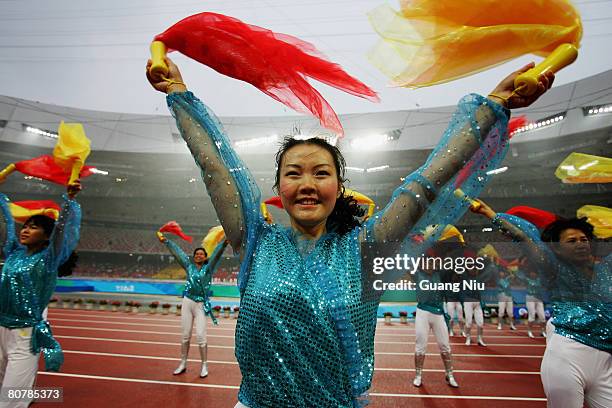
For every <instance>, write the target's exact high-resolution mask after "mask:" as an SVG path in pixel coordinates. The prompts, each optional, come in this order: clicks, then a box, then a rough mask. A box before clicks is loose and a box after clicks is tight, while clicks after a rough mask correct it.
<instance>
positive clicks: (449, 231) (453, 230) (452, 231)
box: [423, 224, 465, 244]
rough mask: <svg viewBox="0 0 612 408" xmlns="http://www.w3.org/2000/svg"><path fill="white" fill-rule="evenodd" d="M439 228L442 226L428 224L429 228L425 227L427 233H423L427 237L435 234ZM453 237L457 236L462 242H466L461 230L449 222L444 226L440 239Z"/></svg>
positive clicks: (444, 239)
mask: <svg viewBox="0 0 612 408" xmlns="http://www.w3.org/2000/svg"><path fill="white" fill-rule="evenodd" d="M438 228H440V225H428V226H427V228H425V233H424V234H423V235H424V237H425V238H427V237H429V236H431V235H433V234H434V233H435V232H436V231H437V230H438ZM453 237H456V238H457V240H458V241H459V242H460V243H462V244H465V239H464V238H463V234H461V232H459V230H458V229H457V227H455V226H454V225H451V224H448V225H447V226H446V227H444V231H442V235H441V236H440V238H438V241H446V240H447V239H450V238H453Z"/></svg>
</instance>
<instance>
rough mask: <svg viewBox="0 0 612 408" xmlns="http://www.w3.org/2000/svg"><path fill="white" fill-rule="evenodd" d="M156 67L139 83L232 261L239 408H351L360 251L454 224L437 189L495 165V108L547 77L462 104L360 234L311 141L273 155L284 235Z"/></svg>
mask: <svg viewBox="0 0 612 408" xmlns="http://www.w3.org/2000/svg"><path fill="white" fill-rule="evenodd" d="M167 63H168V65H169V72H168V74H167V77H165V78H161V77H152V76H151V75H150V74H149V69H147V74H148V78H149V81H150V82H151V84H152V86H153V87H154V88H155V89H157V90H159V91H161V92H164V93H167V94H168V96H167V101H168V105H169V107H170V109H171V111H172V113H173V115H174V116H175V118H176V121H177V125H178V128H179V130H180V132H181V135H182V136H183V138H184V140H185V141H186V142H187V145H188V146H189V148H190V150H191V152H192V154H193V156H194V158H195V160H196V162H197V164H198V165H199V166H200V168H201V170H202V175H203V179H204V182H205V184H206V186H207V188H208V192H209V194H210V195H211V198H212V202H213V205H214V206H215V210H216V212H217V215H218V217H219V220H220V221H221V224H222V225H223V228H224V230H225V231H226V235H227V237H228V239H229V241H230V244H231V245H232V247H233V248H234V250H235V251H236V252H238V253H240V256H241V260H242V265H241V270H240V274H239V288H240V291H241V311H240V317H239V319H238V324H237V326H236V357H237V360H238V363H239V365H240V370H241V372H242V384H241V386H240V392H239V395H238V398H239V400H240V403H239V404H244V405H246V406H249V407H251V408H257V407H264V406H294V407H313V406H317V407H320V406H334V407H354V406H355V405H359V404H361V403H362V397H363V394H364V393H365V392H366V391H367V390H368V388H369V387H370V384H371V380H372V374H373V371H374V332H375V328H376V318H375V316H376V310H377V307H378V303H379V299H380V297H379V296H380V293H376V292H375V291H374V290H372V284H371V282H369V281H368V279H369V278H368V277H367V276H366V275H365V274H364V275H362V272H361V259H360V252H361V249H360V243H366V242H369V243H388V242H400V243H405V242H407V241H411V239H410V238H409V237H408V234H409V233H410V231H411V229H412V228H415V230H419V231H422V230H423V229H424V228H425V227H426V226H427V225H431V224H443V225H445V224H448V223H453V222H454V221H456V218H457V217H459V216H460V215H461V214H462V211H463V207H462V206H463V204H461V203H458V202H457V201H456V199H454V195H453V194H454V190H455V188H456V186H454V185H450V184H449V185H447V183H448V181H449V180H451V179H452V178H453V177H454V176H455V174H456V173H457V172H458V171H459V170H460V169H461V168H463V165H464V163H466V162H467V161H469V160H470V159H471V158H478V157H481V156H480V155H478V156H475V154H476V152H480V153H481V154H483V156H482V157H487V158H488V159H487V164H490V165H496V164H497V163H498V162H499V158H500V157H501V156H503V151H504V149H502V148H500V150H497V151H496V150H495V148H494V147H493V146H501V145H503V144H505V143H506V142H507V139H506V129H507V120H508V111H507V110H506V109H504V108H516V107H523V106H528V105H529V104H531V103H532V102H533V101H535V100H536V99H537V98H538V97H539V96H540V95H542V94H543V93H544V92H545V91H546V89H548V87H549V86H550V84H551V82H552V79H553V74H552V73H550V74H547V75H546V76H542V77H541V78H540V83H539V87H538V92H537V93H536V94H535V95H533V96H531V97H528V98H524V97H520V96H518V95H517V94H516V93H515V92H514V78H515V77H516V76H517V75H518V73H519V72H523V71H525V70H527V69H529V68H530V67H532V66H533V65H529V66H526V67H524V68H523V69H522V70H520V71H518V72H515V73H513V74H512V75H510V76H508V77H507V78H506V79H504V80H503V81H502V82H501V83H500V85H499V86H498V87H497V88H496V89H495V91H494V92H493V93H494V94H495V95H491V96H490V98H489V99H487V98H484V97H482V96H478V95H470V96H468V97H466V98H464V99H463V100H462V102H461V103H460V105H459V109H458V113H457V114H456V115H455V116H454V117H453V119H452V122H451V126H450V128H449V130H448V131H447V132H446V133H445V135H444V136H443V138H442V140H441V142H440V145H439V146H438V147H437V148H436V149H435V150H434V152H433V153H432V155H431V156H430V157H429V159H428V160H427V162H426V163H425V164H424V165H423V166H422V167H421V168H420V169H419V170H418V171H416V172H415V173H413V174H412V175H410V176H408V177H407V178H406V179H405V181H404V183H403V184H402V185H401V186H400V187H399V188H398V189H397V190H396V192H395V194H394V195H393V197H392V200H391V202H390V203H389V204H388V205H387V207H385V209H383V210H382V211H381V212H380V213H378V214H376V215H375V216H373V217H371V218H370V219H369V220H368V221H367V222H366V223H364V224H363V225H360V224H359V222H358V220H356V218H355V215H356V209H357V206H356V203H355V201H354V200H352V199H350V198H347V197H345V196H344V194H343V189H344V187H343V184H342V183H343V182H344V160H343V158H342V155H341V153H340V152H339V151H338V149H337V148H336V147H334V146H331V145H330V144H328V143H327V142H325V141H324V140H322V139H318V138H313V139H308V140H295V139H288V140H286V141H285V143H284V144H283V145H282V147H281V149H280V151H279V152H278V153H277V161H276V162H277V170H276V183H275V185H276V188H277V189H278V192H279V193H280V197H281V200H282V202H283V207H284V208H285V210H286V211H287V212H288V214H289V217H290V220H291V227H290V228H284V227H282V226H280V225H277V224H271V225H269V224H266V223H265V221H264V220H263V218H262V217H261V214H260V211H259V206H260V193H259V189H258V187H257V185H256V184H255V182H254V180H253V178H252V176H251V175H250V173H249V172H248V170H247V169H246V167H245V165H244V164H243V163H242V161H241V160H240V159H239V158H238V156H237V155H236V153H235V152H234V151H233V149H232V144H231V143H230V141H229V140H228V138H227V136H226V135H225V134H224V133H223V131H222V129H221V126H220V123H219V121H218V120H217V119H216V117H215V116H214V115H213V113H212V112H211V111H210V110H209V109H207V108H206V107H205V106H204V105H203V104H202V102H200V101H199V100H198V99H197V98H196V97H195V96H194V95H193V94H192V93H190V92H187V89H186V87H185V85H184V83H183V80H182V78H181V75H180V73H179V71H178V68H177V67H176V65H174V64H173V63H172V61H170V59H167ZM149 64H150V62H149ZM502 105H503V106H502ZM485 141H486V142H485ZM489 148H492V149H493V151H492V152H491V151H486V150H487V149H489ZM483 150H485V151H483ZM490 153H493V154H492V155H491V156H493V157H490V155H489V154H490ZM485 167H486V166H485ZM467 170H468V171H469V172H470V174H471V175H473V177H468V179H469V182H470V183H472V184H471V188H474V190H475V191H479V190H480V188H481V187H480V186H481V184H482V182H484V181H485V180H486V179H487V178H486V174H485V172H484V171H481V166H480V165H478V166H472V167H469V168H467ZM478 177H484V178H483V179H479V178H478ZM462 185H463V184H462ZM454 204H456V206H454ZM437 238H438V237H437V236H432V237H431V240H428V241H427V243H429V242H430V241H431V242H435V240H436V239H437ZM405 239H406V240H405ZM402 247H403V248H405V249H406V252H409V251H410V248H414V247H412V246H411V244H410V243H408V244H406V245H402ZM420 249H421V248H419V250H420ZM413 250H414V249H413ZM410 253H411V254H412V255H415V256H416V254H413V253H412V252H410ZM239 406H240V405H239Z"/></svg>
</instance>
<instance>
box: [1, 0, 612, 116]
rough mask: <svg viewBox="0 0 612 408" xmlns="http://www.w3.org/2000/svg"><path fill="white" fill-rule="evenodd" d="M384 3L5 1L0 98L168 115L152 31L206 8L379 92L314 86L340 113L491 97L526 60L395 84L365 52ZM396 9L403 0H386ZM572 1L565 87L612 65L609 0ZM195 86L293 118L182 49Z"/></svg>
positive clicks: (216, 100)
mask: <svg viewBox="0 0 612 408" xmlns="http://www.w3.org/2000/svg"><path fill="white" fill-rule="evenodd" d="M382 3H383V1H381V0H337V1H334V0H203V1H188V0H177V1H173V2H168V1H167V0H166V1H160V0H130V1H125V0H105V1H104V2H85V1H83V0H53V1H49V0H37V1H28V0H0V10H1V12H0V94H2V95H8V96H15V97H20V98H26V99H31V100H37V101H41V102H46V103H53V104H57V105H66V106H72V107H78V108H83V109H92V110H102V111H113V112H129V113H161V114H167V112H168V111H167V108H166V106H165V100H164V98H163V97H162V95H159V94H156V93H155V92H154V91H153V90H152V89H151V88H150V87H149V85H148V83H147V81H146V79H145V76H144V71H145V69H144V66H145V63H146V59H147V58H148V55H149V50H148V46H149V43H150V41H151V39H152V38H153V36H154V35H156V34H158V33H160V32H162V31H164V30H165V29H166V28H168V27H169V26H171V25H172V24H173V23H175V22H177V21H178V20H180V19H182V18H184V17H186V16H189V15H191V14H195V13H198V12H202V11H213V12H218V13H223V14H227V15H231V16H234V17H237V18H240V19H242V20H243V21H245V22H248V23H251V24H255V25H259V26H263V27H266V28H269V29H271V30H273V31H277V32H282V33H287V34H291V35H295V36H297V37H300V38H302V39H304V40H307V41H310V42H312V43H314V44H315V45H316V46H317V47H318V48H319V49H320V50H321V51H322V52H323V53H325V54H326V55H327V56H328V57H329V58H330V59H331V60H333V61H335V62H338V63H340V64H341V65H342V66H343V67H344V68H345V69H346V70H347V71H348V72H349V73H351V74H352V75H354V76H356V77H357V78H359V79H361V80H362V81H364V82H365V83H367V84H368V85H370V86H371V87H373V88H374V89H376V90H377V91H378V92H379V94H380V96H381V99H382V102H381V103H379V104H373V103H370V102H367V101H365V100H362V99H359V98H356V97H353V96H350V95H346V94H343V93H341V92H338V91H336V90H333V89H332V88H329V87H326V86H324V85H321V84H316V86H317V88H318V89H319V90H321V91H322V93H323V95H324V97H326V99H327V100H328V101H330V103H331V104H332V106H333V107H334V109H335V110H336V112H337V113H339V114H342V113H362V112H372V111H390V110H399V109H414V108H416V107H419V106H420V107H432V106H445V105H452V104H455V103H456V101H457V100H458V99H459V98H460V97H461V96H462V95H464V94H465V93H468V92H478V93H485V94H486V93H487V92H488V91H490V90H491V89H492V88H493V87H494V86H495V84H496V83H497V82H498V81H499V80H500V79H501V78H502V77H504V76H505V75H506V74H507V73H509V72H510V71H512V70H514V69H515V68H517V67H519V66H521V65H522V64H524V63H526V62H528V61H530V60H532V59H534V60H536V61H538V58H535V57H533V58H532V57H523V58H521V59H519V60H516V61H513V62H511V63H508V64H505V65H502V66H500V67H497V68H495V69H492V70H489V71H486V72H483V73H479V74H477V75H474V76H472V77H469V78H465V79H462V80H459V81H455V82H452V83H450V84H445V85H439V86H435V87H431V88H425V89H420V90H407V89H397V88H389V87H388V86H387V83H388V81H387V79H386V78H385V77H384V76H383V75H382V74H380V73H379V72H378V71H377V69H376V68H375V67H373V66H372V65H371V64H370V63H369V62H368V60H367V58H366V52H367V50H368V49H369V48H370V47H371V46H373V45H374V44H375V42H376V40H377V35H376V34H375V33H374V31H373V29H372V28H371V27H370V25H369V23H368V21H367V17H366V13H367V12H368V11H370V10H372V9H373V8H375V7H377V6H378V5H380V4H382ZM389 4H391V5H392V6H393V7H395V8H398V6H397V4H398V2H397V1H393V2H389ZM574 4H575V5H576V7H577V8H578V9H579V11H580V13H581V15H582V18H583V23H584V37H583V40H582V47H581V50H580V56H579V58H578V60H577V61H576V62H575V63H574V64H573V65H572V66H570V67H568V68H566V69H565V70H563V71H562V72H560V73H559V75H558V79H557V81H558V83H559V84H564V83H568V82H572V81H575V80H578V79H581V78H585V77H589V76H592V75H594V74H597V73H600V72H603V71H607V70H610V69H612V53H611V52H610V41H611V40H612V28H610V27H612V24H611V22H612V0H580V1H575V2H574ZM171 57H172V58H174V59H175V61H176V62H177V63H178V64H179V66H180V67H181V68H182V71H183V77H184V79H185V81H186V82H187V84H188V86H189V88H190V89H191V90H193V91H194V92H195V93H196V94H197V95H198V96H199V97H200V98H201V99H202V100H204V101H205V103H207V104H208V105H209V106H211V107H212V108H213V109H214V110H215V111H216V113H217V114H218V115H221V116H230V115H231V116H235V115H237V116H241V115H244V116H253V115H255V116H258V115H287V114H289V115H293V114H294V112H293V111H291V110H289V109H287V108H285V107H284V106H283V105H281V104H280V103H277V102H276V101H273V100H272V99H270V98H268V97H267V96H265V95H264V94H262V93H261V92H259V91H258V90H257V89H255V88H253V87H252V86H250V85H248V84H245V83H243V82H239V81H236V80H233V79H230V78H226V77H223V76H221V75H219V74H218V73H216V72H214V71H212V70H210V69H208V68H207V67H204V66H202V65H200V64H198V63H196V62H194V61H191V60H188V59H187V58H185V57H183V56H181V55H178V54H176V53H175V54H171Z"/></svg>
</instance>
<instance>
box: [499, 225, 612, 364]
mask: <svg viewBox="0 0 612 408" xmlns="http://www.w3.org/2000/svg"><path fill="white" fill-rule="evenodd" d="M493 224H494V225H496V226H497V227H498V228H500V229H502V230H503V231H504V232H506V233H507V234H509V235H510V236H512V238H514V239H515V240H516V241H519V242H523V243H524V244H525V248H526V250H527V253H528V254H529V256H530V262H531V263H532V265H533V266H534V267H537V268H538V272H539V274H540V277H541V280H542V282H545V283H546V284H547V285H548V286H549V287H548V288H547V289H548V292H549V295H550V301H551V306H552V311H553V313H552V314H553V320H552V323H553V324H554V326H555V333H557V334H560V335H561V336H564V337H567V338H570V339H572V340H575V341H578V342H580V343H582V344H586V345H587V346H590V347H593V348H596V349H598V350H602V351H606V352H608V353H612V291H611V290H610V288H612V254H610V255H608V256H607V257H606V258H605V259H604V260H603V261H602V262H599V263H595V264H594V265H593V272H594V273H593V277H592V279H590V280H589V279H588V278H587V277H586V276H585V275H583V274H582V272H580V271H578V270H577V269H576V268H574V267H573V266H572V265H570V264H567V263H565V262H563V261H562V260H560V259H559V258H557V256H556V255H555V254H554V252H553V251H552V250H551V249H550V248H549V247H548V245H546V244H545V243H544V242H542V240H541V239H540V233H539V232H538V229H537V228H536V227H535V226H534V225H533V224H531V223H529V222H528V221H525V220H523V219H521V218H519V217H515V216H512V215H508V214H501V213H500V214H497V215H496V216H495V218H494V219H493Z"/></svg>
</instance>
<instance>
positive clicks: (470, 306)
mask: <svg viewBox="0 0 612 408" xmlns="http://www.w3.org/2000/svg"><path fill="white" fill-rule="evenodd" d="M463 311H464V312H465V327H467V328H470V327H472V316H473V317H474V320H475V321H476V326H478V327H482V326H483V325H484V316H483V315H482V307H480V302H464V303H463Z"/></svg>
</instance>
